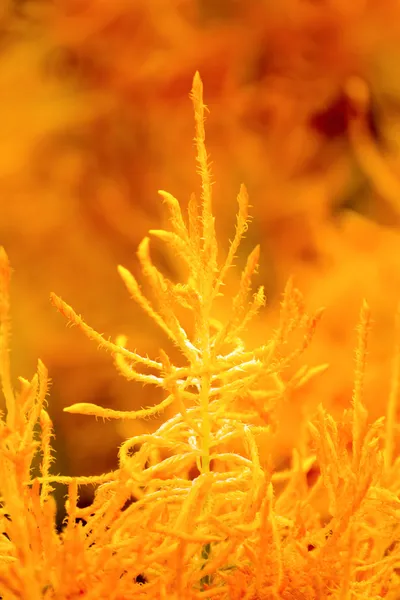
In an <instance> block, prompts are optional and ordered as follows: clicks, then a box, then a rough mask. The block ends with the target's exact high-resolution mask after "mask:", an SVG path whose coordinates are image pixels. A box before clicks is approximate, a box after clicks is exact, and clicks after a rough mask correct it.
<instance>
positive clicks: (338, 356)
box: [0, 0, 400, 493]
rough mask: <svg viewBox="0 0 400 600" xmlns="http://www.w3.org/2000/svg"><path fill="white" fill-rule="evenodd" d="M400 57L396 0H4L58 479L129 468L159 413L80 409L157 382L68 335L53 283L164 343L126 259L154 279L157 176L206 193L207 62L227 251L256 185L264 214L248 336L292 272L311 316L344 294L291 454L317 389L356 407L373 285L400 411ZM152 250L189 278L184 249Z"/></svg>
mask: <svg viewBox="0 0 400 600" xmlns="http://www.w3.org/2000/svg"><path fill="white" fill-rule="evenodd" d="M399 64H400V2H399V1H398V0H352V1H351V2H349V0H279V1H276V0H30V1H27V0H2V2H1V6H0V140H1V144H0V244H2V245H3V246H4V247H5V248H6V250H7V252H8V254H9V257H10V260H11V263H12V266H13V268H14V271H15V273H14V278H13V290H12V291H13V333H14V337H13V342H12V351H13V369H14V371H15V376H17V375H23V376H25V377H30V376H31V374H32V372H33V370H34V366H35V363H36V360H37V357H40V358H41V359H42V360H43V361H44V362H45V364H46V365H47V366H48V368H49V371H50V374H51V377H52V379H53V385H52V390H51V399H50V413H51V416H52V419H53V421H54V426H55V430H56V449H57V457H58V458H57V463H56V467H55V470H56V471H57V472H63V473H65V474H71V475H75V474H81V475H85V474H89V473H90V474H95V473H101V472H104V471H106V470H109V469H111V468H114V467H115V466H116V456H117V447H118V445H119V444H120V443H121V441H122V440H123V439H125V438H126V436H128V435H130V434H132V433H133V432H134V431H137V430H139V431H152V430H154V429H155V428H156V427H157V425H158V424H159V420H157V419H153V420H151V421H145V422H141V423H135V424H134V425H132V424H129V426H128V425H126V424H118V423H116V422H106V423H102V422H97V421H96V420H95V419H92V418H90V417H82V416H76V415H68V414H65V413H63V412H62V409H63V407H65V406H67V405H70V404H72V403H75V402H96V403H98V404H101V405H103V406H110V407H111V406H112V407H115V408H120V409H124V408H126V409H133V408H135V407H136V408H137V407H141V406H145V405H147V404H151V403H154V402H155V401H156V400H157V396H156V394H155V393H154V392H152V390H151V389H150V388H145V389H144V390H142V389H141V388H140V386H135V385H133V384H128V383H126V382H124V381H123V380H122V379H121V378H120V377H119V376H118V375H117V374H116V373H115V371H114V367H113V365H112V360H111V357H110V356H108V355H106V354H105V353H103V352H102V351H99V350H98V349H97V348H96V346H95V345H93V344H91V343H90V342H89V341H88V340H86V339H85V338H84V337H83V336H82V335H81V334H80V333H79V332H78V331H77V330H76V329H69V328H66V324H65V322H64V321H63V319H62V317H61V316H60V315H59V314H57V313H56V311H55V310H54V308H53V307H52V306H51V305H50V302H49V294H50V292H51V291H55V292H56V293H57V294H59V295H61V296H62V297H63V298H64V299H65V300H66V301H67V302H68V303H69V304H71V305H72V306H73V307H74V308H75V309H76V310H77V312H79V313H81V314H82V315H83V316H84V317H85V318H86V320H87V321H88V322H89V323H90V325H91V326H93V327H94V328H96V329H97V330H98V331H101V332H104V333H105V334H107V335H109V336H115V335H117V334H119V333H122V332H123V333H126V334H127V335H128V337H129V339H130V340H132V341H131V343H132V345H133V347H135V348H137V349H140V350H141V351H142V352H144V353H148V354H150V355H151V354H155V355H157V352H158V349H159V348H160V347H166V340H165V339H164V338H163V336H162V335H161V333H159V332H158V331H157V330H156V329H155V327H154V326H153V324H152V323H151V322H150V321H149V320H148V319H147V317H144V316H143V315H142V314H141V313H140V311H139V309H138V308H137V307H136V306H135V305H133V303H132V301H131V300H130V299H129V297H128V294H127V293H126V291H125V289H124V286H123V284H122V282H121V281H120V280H119V278H118V275H117V271H116V265H117V264H123V265H125V266H126V267H128V268H129V269H130V270H132V272H133V273H134V274H135V275H136V276H138V278H139V279H140V273H139V272H138V264H137V260H136V249H137V245H138V243H139V242H140V240H141V239H142V238H143V237H144V235H145V234H146V232H147V230H148V229H149V228H160V226H162V225H165V224H166V221H165V213H164V211H163V206H162V203H161V201H160V198H159V196H158V195H157V190H158V189H166V190H168V191H170V192H172V193H173V194H174V195H175V196H176V197H178V198H179V199H180V200H181V202H182V204H183V206H185V205H186V204H187V200H188V198H189V196H190V194H191V192H193V191H197V189H198V177H197V175H196V169H195V151H194V148H193V135H194V126H193V116H192V106H191V102H190V100H189V98H188V94H189V91H190V88H191V83H192V78H193V75H194V72H195V71H196V70H199V72H200V74H201V77H202V79H203V82H204V90H205V102H206V103H207V105H208V107H209V109H210V114H209V116H208V119H207V143H208V149H209V153H210V155H211V158H212V161H213V172H214V179H215V185H214V193H215V195H214V207H215V213H216V216H217V230H218V235H219V239H220V241H221V244H222V247H226V244H227V242H228V240H229V238H230V237H231V236H232V231H233V227H234V223H235V211H236V201H235V198H236V194H237V191H238V189H239V185H240V183H241V182H244V183H245V184H246V186H247V188H248V191H249V195H250V199H251V205H252V215H253V222H252V225H251V227H250V229H249V233H248V236H247V238H246V241H245V243H244V245H243V247H242V249H241V255H240V256H239V258H238V261H237V265H238V268H239V267H240V266H242V265H243V261H244V259H245V258H244V257H245V255H246V253H247V252H248V251H249V250H250V249H251V248H252V247H253V246H254V245H255V244H256V243H258V242H260V243H261V248H262V259H261V263H262V265H261V269H260V273H259V276H258V283H263V284H265V286H266V292H267V298H268V304H267V307H266V309H265V310H264V311H263V313H262V314H261V315H260V317H259V320H258V321H257V323H255V324H254V325H253V327H250V329H249V331H248V333H247V336H248V341H249V343H250V344H251V343H254V344H258V343H262V341H263V340H265V339H267V338H268V335H269V333H270V332H271V330H272V329H273V328H274V326H276V319H277V311H278V307H279V302H280V297H281V293H282V291H283V288H284V285H285V282H286V280H287V278H288V276H289V275H293V276H294V281H295V284H296V285H297V287H299V288H300V289H301V291H302V292H303V293H304V295H305V299H306V304H307V306H309V307H310V309H313V308H316V307H319V306H325V307H326V314H325V317H324V319H323V321H322V323H321V325H320V327H319V331H318V333H317V335H316V338H315V341H314V344H313V346H312V347H311V348H310V350H308V352H307V355H306V357H305V360H306V362H307V363H308V364H319V363H321V362H323V363H325V362H328V363H330V365H331V366H330V368H329V370H328V371H327V372H326V373H325V374H324V375H323V376H321V377H319V378H318V379H316V380H315V382H313V383H310V385H309V386H308V387H307V388H305V389H304V390H302V392H301V393H296V394H293V396H292V397H290V398H288V399H287V401H286V402H287V403H289V404H290V406H284V407H282V411H281V415H280V425H279V432H278V435H277V438H276V445H275V450H274V451H275V454H276V457H277V462H278V463H280V464H284V462H285V460H287V458H288V457H289V455H290V452H291V448H292V447H293V445H295V444H296V440H297V437H298V434H299V423H300V422H301V419H302V418H303V417H305V416H306V415H307V414H309V413H310V411H312V410H313V408H315V406H317V404H318V403H319V402H323V403H324V404H325V405H326V406H328V407H329V408H330V410H332V412H333V413H334V414H340V413H341V411H343V408H344V407H345V406H348V405H349V403H350V400H351V391H352V378H353V354H354V345H355V339H356V334H355V326H356V322H357V315H358V311H359V308H360V304H361V299H362V298H363V297H366V298H367V299H368V301H369V303H370V305H371V308H372V314H373V317H374V320H375V325H374V330H373V333H372V336H371V346H370V355H369V367H368V374H367V381H366V403H367V405H368V408H369V411H370V415H371V418H374V417H376V416H377V415H379V414H383V413H384V410H385V402H386V397H387V391H388V386H389V375H390V359H391V354H392V347H393V330H394V315H395V308H396V305H397V303H398V300H399V295H400V294H399V292H400V237H399V224H400V218H399V216H400V69H399ZM224 244H225V246H224ZM153 248H154V249H153V254H154V257H155V260H156V261H157V262H158V264H159V265H160V266H161V268H162V269H163V271H164V272H165V273H166V274H167V275H169V276H170V277H172V278H178V277H179V270H180V267H179V264H178V263H177V262H176V260H175V259H174V257H173V256H171V255H170V254H168V253H167V252H165V251H164V249H163V248H162V246H160V245H158V244H155V245H154V247H153ZM221 252H222V253H223V251H221ZM233 279H234V276H233ZM226 302H228V299H226ZM161 418H162V417H160V419H161ZM88 493H89V492H88Z"/></svg>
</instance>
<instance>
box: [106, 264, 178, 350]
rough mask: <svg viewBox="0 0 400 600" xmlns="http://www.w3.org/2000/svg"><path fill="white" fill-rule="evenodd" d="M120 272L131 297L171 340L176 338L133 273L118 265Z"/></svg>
mask: <svg viewBox="0 0 400 600" xmlns="http://www.w3.org/2000/svg"><path fill="white" fill-rule="evenodd" d="M118 273H119V275H120V277H121V279H122V281H123V282H124V284H125V286H126V289H127V290H128V292H129V294H130V295H131V298H132V299H133V300H135V302H137V303H138V305H139V306H140V307H141V308H142V309H143V310H144V311H145V312H146V313H147V314H148V315H149V317H150V318H151V319H153V321H154V322H155V323H156V324H157V325H158V326H159V327H160V329H162V330H163V331H164V332H165V333H166V334H167V336H168V337H169V338H170V339H171V340H174V339H175V338H174V334H173V333H172V331H171V329H170V328H169V327H168V326H167V325H166V323H165V321H164V319H163V318H162V317H161V315H160V314H159V313H158V312H157V311H155V310H154V308H153V307H152V306H151V303H150V302H149V300H148V299H147V298H146V297H145V296H144V294H143V293H142V291H141V289H140V286H139V284H138V283H137V281H136V279H135V278H134V276H133V275H132V273H130V271H128V269H125V267H122V266H121V265H120V266H119V267H118Z"/></svg>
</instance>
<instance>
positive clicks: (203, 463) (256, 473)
mask: <svg viewBox="0 0 400 600" xmlns="http://www.w3.org/2000/svg"><path fill="white" fill-rule="evenodd" d="M191 98H192V101H193V106H194V113H195V125H196V135H195V144H196V150H197V157H196V159H197V164H198V171H199V174H200V178H201V203H200V209H199V207H198V205H197V201H196V198H195V196H192V197H191V199H190V202H189V206H188V221H187V222H186V221H185V220H184V217H183V215H182V212H181V208H180V205H179V202H178V200H177V199H176V198H174V197H173V196H172V195H171V194H169V193H167V192H164V191H161V192H160V195H161V197H162V198H163V200H164V202H165V204H166V205H167V207H168V210H169V214H170V223H171V228H172V231H163V230H162V231H160V230H152V231H150V234H151V235H152V236H153V237H157V238H159V239H161V240H162V241H164V242H165V243H167V244H168V245H169V246H170V247H171V248H172V251H173V252H174V253H175V254H176V256H177V257H180V258H181V260H182V261H183V262H184V263H185V267H186V270H187V280H186V282H185V283H184V284H173V283H172V282H171V281H169V280H168V279H167V278H165V277H164V275H163V274H162V273H161V272H160V271H159V270H158V269H157V267H156V266H155V265H154V264H153V262H152V260H151V256H150V242H149V238H145V239H144V240H143V242H142V243H141V244H140V246H139V250H138V257H139V261H140V263H141V266H142V271H143V274H144V276H145V277H146V278H147V279H148V281H149V283H150V286H151V289H152V291H153V295H154V298H155V299H156V301H157V306H155V305H154V304H153V302H152V301H150V300H149V299H148V298H147V297H145V296H144V294H143V292H142V290H141V287H140V285H139V284H138V282H137V281H136V280H135V278H134V277H133V275H132V274H131V273H130V272H129V271H128V270H127V269H125V268H124V267H119V273H120V275H121V277H122V279H123V281H124V283H125V285H126V287H127V289H128V291H129V293H130V294H131V296H132V298H133V299H134V300H135V301H136V302H138V304H139V305H140V306H141V307H142V308H143V309H144V310H145V311H146V312H147V314H148V315H149V316H150V317H152V319H153V320H154V321H155V322H156V323H157V325H158V326H159V327H160V328H161V329H162V330H163V331H164V332H165V333H166V334H167V336H168V337H169V338H170V339H171V340H172V342H173V343H174V344H175V345H176V346H177V347H178V348H179V350H180V352H181V354H182V357H183V359H184V361H185V362H186V365H184V366H177V365H172V364H171V362H170V360H169V358H168V357H167V356H166V354H165V353H164V352H162V353H161V357H160V359H159V360H158V361H154V360H151V359H149V358H147V357H142V356H140V355H138V354H136V353H135V352H131V351H130V350H127V348H126V343H127V340H126V339H125V338H122V337H120V338H119V339H117V341H116V343H112V342H109V341H107V340H105V339H104V338H103V337H102V336H100V335H99V334H98V333H96V332H95V331H94V330H92V329H91V328H90V327H89V326H88V325H86V323H85V322H84V321H83V320H82V318H81V317H80V316H79V315H77V314H76V313H75V312H74V311H73V310H72V308H71V307H70V306H68V305H67V304H66V303H65V302H63V301H62V300H61V299H60V298H58V297H57V296H55V295H53V296H52V301H53V303H54V304H55V306H56V307H57V308H58V309H59V310H60V312H62V313H63V314H64V316H65V317H66V318H67V319H68V320H69V321H70V322H71V323H74V324H76V325H78V326H79V327H80V328H81V329H82V330H83V332H84V333H85V334H86V335H87V336H88V337H89V338H91V339H93V340H95V341H96V342H98V343H100V345H101V346H104V347H105V348H106V349H108V350H110V351H111V352H112V353H113V355H114V357H115V364H116V367H117V369H118V370H119V371H120V372H121V373H122V375H124V376H125V377H126V378H127V379H130V380H136V381H141V382H142V383H151V384H154V385H156V386H159V387H162V388H164V389H165V390H166V391H167V393H168V395H167V397H166V398H165V399H164V400H163V401H162V402H161V403H160V404H158V405H157V406H156V407H151V408H148V409H143V410H141V411H136V412H128V413H123V414H122V413H121V412H120V411H114V410H111V409H103V408H101V407H98V406H95V405H88V404H78V405H74V406H71V407H69V408H68V409H66V410H67V411H68V412H74V413H81V414H91V415H95V416H101V417H106V418H113V417H114V418H120V417H122V418H133V419H135V418H139V417H145V416H149V415H152V414H154V413H155V412H156V411H160V410H162V409H165V408H166V407H167V406H168V405H169V404H171V403H175V404H176V406H177V409H178V410H179V411H180V412H179V413H178V414H177V417H176V418H175V419H172V420H170V421H167V423H166V424H165V425H164V426H162V427H161V428H160V430H159V432H158V434H157V436H136V437H135V438H132V439H131V440H128V441H127V442H125V443H124V444H123V445H122V447H121V450H120V460H121V468H122V469H124V470H127V471H128V472H129V477H130V478H131V479H135V490H134V493H135V495H136V496H139V497H140V496H141V497H142V499H143V500H144V499H145V498H146V492H147V495H148V492H149V491H150V489H151V490H153V489H154V490H156V489H157V486H158V480H159V477H161V474H162V473H164V474H163V475H162V476H163V477H164V478H165V477H166V476H167V477H168V478H170V477H171V476H172V474H174V476H175V477H176V476H177V474H178V473H179V472H180V471H182V474H183V473H186V475H185V476H187V473H188V470H189V468H190V467H191V466H192V465H193V463H195V464H197V467H198V470H199V473H200V475H199V477H198V478H197V479H196V480H195V482H194V483H193V484H191V489H192V492H191V493H190V494H189V496H188V497H187V498H186V500H183V506H182V509H181V512H180V515H179V517H178V518H177V520H176V522H175V526H174V527H172V529H171V528H169V533H170V535H171V536H172V537H173V538H175V539H176V536H177V535H178V538H181V536H182V532H183V531H185V529H186V530H187V535H188V536H189V535H190V536H194V537H192V538H188V539H187V540H186V542H184V541H183V540H181V542H180V543H179V552H178V548H177V552H178V554H179V556H180V560H182V558H183V556H186V554H187V553H188V552H189V545H188V543H187V542H188V541H189V539H191V541H192V543H193V542H194V540H195V538H196V536H198V535H199V533H198V531H199V530H200V531H201V530H203V528H204V526H205V525H206V521H207V520H208V519H209V518H211V514H210V513H211V508H212V512H213V514H218V513H219V512H220V511H223V510H224V508H223V507H224V504H225V506H226V507H228V506H229V495H230V494H231V495H232V500H231V504H232V506H231V511H232V512H231V515H230V514H229V511H226V513H227V514H226V515H225V517H224V520H227V523H226V525H225V526H224V527H223V529H222V530H221V529H220V528H221V524H219V525H217V523H215V524H214V525H215V526H217V529H216V530H215V531H214V527H212V528H211V529H212V531H211V530H210V531H209V535H210V536H211V537H210V541H207V540H206V539H204V540H203V544H202V550H201V557H202V559H203V560H205V561H206V563H203V564H202V565H201V568H200V571H201V575H202V577H201V580H200V589H204V584H205V583H209V582H210V578H209V575H210V574H212V573H214V572H215V570H216V569H218V566H219V565H220V566H222V564H223V562H224V560H226V558H227V556H231V557H233V555H234V554H235V551H237V550H238V549H239V548H240V546H241V543H242V542H240V537H241V536H238V535H237V534H235V535H234V534H233V533H232V532H231V533H230V534H229V533H228V532H229V531H230V530H229V527H230V526H229V525H228V523H230V522H238V523H243V524H244V523H247V522H249V519H250V520H251V519H255V518H256V517H257V512H258V510H259V509H260V508H261V505H262V503H263V502H264V501H265V500H264V499H263V498H264V494H263V493H262V490H264V491H266V490H267V487H268V485H269V480H270V476H271V474H270V473H269V474H268V473H267V472H265V471H264V470H263V469H262V468H261V466H260V462H259V458H258V449H257V444H256V442H255V436H257V435H259V434H261V433H263V432H264V433H265V432H268V431H269V428H270V422H269V420H268V418H266V414H267V413H268V411H267V412H266V411H265V408H264V407H263V406H262V405H263V402H265V400H266V398H267V397H268V394H270V397H271V399H273V401H275V402H276V401H277V399H278V398H279V397H280V396H282V395H283V393H284V390H285V388H286V385H287V384H285V383H284V382H283V380H282V378H281V375H280V374H281V373H283V371H284V370H285V368H286V367H287V366H288V364H290V362H292V361H293V360H294V359H295V358H296V357H297V355H298V353H299V352H301V351H302V350H304V349H305V347H306V346H307V345H308V343H309V342H310V340H311V337H312V333H313V331H314V328H315V324H316V322H317V320H318V319H319V317H320V313H318V314H316V315H314V316H313V317H311V318H309V317H307V315H306V314H305V312H304V308H303V306H302V301H301V298H300V295H299V293H298V292H297V291H296V290H293V289H292V287H291V285H289V286H288V288H287V290H286V293H285V298H284V303H283V309H282V322H281V327H280V329H279V330H278V331H277V332H276V336H275V338H274V339H272V340H270V341H269V342H268V344H267V345H265V346H262V347H260V348H257V349H255V350H247V349H245V347H244V344H243V341H242V339H241V334H242V332H243V330H244V329H245V327H246V325H247V324H248V322H249V320H250V319H252V318H253V317H254V316H255V315H256V314H257V312H258V311H259V310H260V308H261V307H262V306H263V305H264V303H265V297H264V289H263V287H260V288H259V289H258V290H257V292H256V293H255V294H254V296H253V297H252V298H251V299H250V300H249V295H250V293H251V281H252V277H253V275H254V273H255V272H256V270H257V266H258V260H259V253H260V252H259V247H258V246H257V247H256V248H255V249H254V250H253V252H251V253H250V255H249V257H248V259H247V263H246V266H245V268H244V271H243V273H242V277H241V280H240V284H239V289H238V291H237V293H236V295H235V296H234V298H233V301H232V311H231V315H230V317H229V319H228V320H227V321H226V322H225V323H218V322H216V320H215V319H214V318H213V308H214V303H215V300H216V298H217V297H218V296H219V295H220V294H221V289H222V286H223V285H224V281H225V278H226V275H227V273H228V271H229V269H230V268H231V267H232V266H233V264H234V260H235V257H236V253H237V250H238V248H239V245H240V242H241V240H242V238H243V236H244V235H245V233H246V231H247V227H248V195H247V192H246V189H245V188H244V186H242V187H241V189H240V191H239V194H238V198H237V201H238V207H239V210H238V216H237V223H236V231H235V235H234V237H233V240H232V242H231V244H230V247H229V250H228V253H227V256H226V258H225V260H224V261H223V262H222V265H221V266H219V265H218V244H217V239H216V233H215V224H214V216H213V213H212V177H211V171H210V166H209V160H208V156H207V151H206V147H205V130H204V113H205V109H206V107H205V106H204V104H203V87H202V82H201V79H200V76H199V74H198V73H197V74H196V75H195V77H194V81H193V89H192V93H191ZM182 308H183V309H185V310H189V311H190V312H191V314H192V317H193V322H194V326H193V332H194V333H193V335H192V336H190V335H189V333H188V332H187V331H185V330H184V328H183V327H182V325H181V324H180V322H179V320H178V318H177V312H178V309H182ZM296 328H300V329H304V343H303V347H302V348H300V349H297V350H295V351H293V353H292V355H291V356H290V355H288V356H285V353H284V343H286V342H287V338H288V335H290V333H291V332H292V331H293V330H295V329H296ZM139 365H142V367H144V371H139V370H138V368H137V367H138V366H139ZM306 371H307V370H306ZM315 372H317V370H316V371H315ZM313 374H314V373H313V372H311V371H309V372H308V373H306V372H303V374H302V375H303V378H304V376H306V375H307V377H308V378H309V377H311V376H312V375H313ZM261 381H264V382H265V383H266V384H267V388H268V389H266V390H264V392H265V398H263V399H262V400H258V401H256V398H255V397H254V399H253V400H251V398H250V397H251V394H252V392H253V391H254V393H256V392H260V391H261V390H260V382H261ZM292 383H293V382H292ZM293 384H294V385H298V384H299V382H296V383H293ZM193 390H195V391H193ZM249 396H250V397H249ZM261 398H262V396H261ZM250 407H251V408H250ZM178 430H179V433H178ZM176 436H178V438H179V442H178V438H177V437H176ZM171 438H172V439H171ZM172 440H173V441H172ZM235 440H236V442H235V443H236V444H237V445H238V446H239V448H240V451H239V452H232V451H223V450H222V447H223V446H226V445H228V444H229V443H230V442H231V441H232V442H234V441H235ZM139 444H140V445H141V448H140V450H139V451H138V452H137V453H136V455H135V456H134V457H133V458H129V454H130V452H131V451H132V448H133V446H134V445H135V446H137V445H139ZM154 446H156V447H158V448H159V449H161V448H162V449H164V450H165V449H168V450H169V451H174V455H173V456H172V457H169V458H166V459H165V460H163V461H162V462H161V463H159V464H157V465H154V466H152V467H151V468H148V469H144V465H145V463H146V461H147V460H148V459H149V458H150V456H151V447H154ZM169 463H170V464H171V465H173V470H171V469H170V468H168V464H169ZM134 465H135V466H134ZM218 465H219V466H218ZM144 473H145V475H144ZM150 473H151V478H150V477H149V475H150ZM127 476H128V475H127ZM185 481H186V479H185ZM174 484H176V479H175V481H171V484H170V485H173V487H175V485H174ZM187 485H188V484H187V483H185V486H184V488H185V489H186V488H187ZM193 485H194V486H195V487H192V486H193ZM146 486H147V489H146ZM181 486H182V482H181V483H180V492H179V493H180V494H181V493H182V492H183V490H182V487H181ZM236 488H237V491H235V489H236ZM240 488H242V489H241V491H240V492H239V489H240ZM142 490H146V491H145V492H143V491H142ZM194 490H197V492H196V493H195V492H194ZM230 490H232V491H230ZM154 493H157V492H155V491H154ZM221 493H222V494H223V497H221ZM239 500H240V501H239ZM269 502H270V501H269ZM195 503H196V508H195V507H194V504H195ZM134 506H135V509H132V510H137V509H136V507H137V503H136V505H134ZM257 507H258V508H257ZM194 510H195V511H196V513H197V519H198V522H197V524H195V526H194V527H193V523H191V521H192V519H189V515H190V513H192V512H193V511H194ZM225 510H226V509H225ZM127 512H128V511H127ZM209 525H210V524H209V523H208V528H209ZM188 528H190V529H191V532H190V533H189V530H188ZM178 532H179V534H178ZM221 536H222V537H221ZM200 538H201V536H200ZM200 538H198V539H199V541H200ZM217 543H218V544H219V549H220V552H216V550H215V549H216V544H217ZM183 546H184V547H185V550H183ZM240 551H241V552H242V551H243V550H240ZM171 553H172V551H171ZM190 554H191V555H192V557H193V556H194V555H193V551H192V550H190ZM221 556H222V557H224V559H223V560H222V558H221ZM186 560H187V556H186ZM190 577H192V576H190ZM190 577H189V579H187V578H186V581H185V585H186V586H187V585H188V583H189V581H192V583H193V584H195V580H192V579H190ZM182 585H183V583H182ZM182 589H183V588H182Z"/></svg>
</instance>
